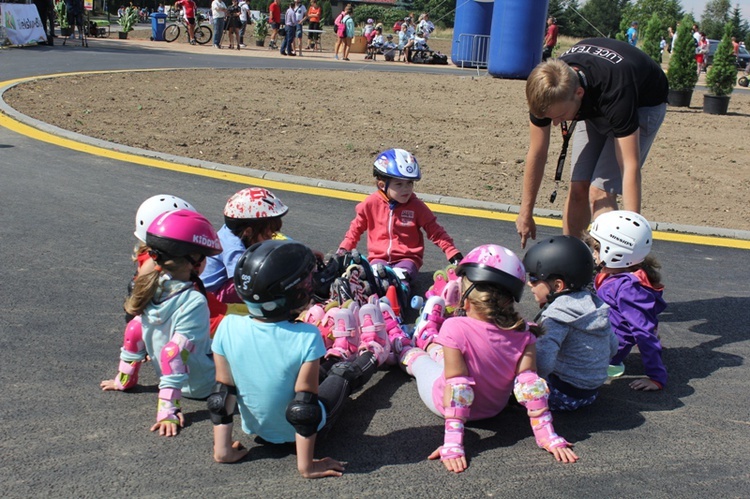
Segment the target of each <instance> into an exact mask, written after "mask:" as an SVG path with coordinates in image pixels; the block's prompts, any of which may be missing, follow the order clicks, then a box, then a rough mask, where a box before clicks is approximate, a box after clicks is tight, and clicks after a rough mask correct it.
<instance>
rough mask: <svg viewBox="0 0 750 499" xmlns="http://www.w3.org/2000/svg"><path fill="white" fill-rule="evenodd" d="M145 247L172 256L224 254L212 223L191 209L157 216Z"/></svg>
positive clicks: (147, 235)
mask: <svg viewBox="0 0 750 499" xmlns="http://www.w3.org/2000/svg"><path fill="white" fill-rule="evenodd" d="M146 244H147V245H149V246H150V247H151V248H153V249H155V250H157V251H161V252H164V253H166V254H168V255H170V256H173V257H184V256H187V255H191V254H194V253H197V254H200V255H206V256H214V255H218V254H219V253H221V242H220V241H219V235H218V234H217V233H216V231H215V230H214V228H213V226H212V225H211V222H209V221H208V220H207V219H206V218H205V217H204V216H203V215H201V214H200V213H196V212H195V211H190V210H175V211H170V212H168V213H164V214H162V215H161V216H159V217H157V218H156V220H154V221H153V223H151V225H150V226H149V228H148V230H147V231H146Z"/></svg>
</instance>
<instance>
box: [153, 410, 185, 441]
mask: <svg viewBox="0 0 750 499" xmlns="http://www.w3.org/2000/svg"><path fill="white" fill-rule="evenodd" d="M177 419H178V420H179V428H182V427H183V426H185V416H183V415H182V413H181V412H178V413H177ZM177 428H178V425H177V423H175V422H174V421H168V420H164V421H159V422H158V423H156V424H155V425H154V426H152V427H151V431H156V430H159V435H160V436H162V437H176V436H177Z"/></svg>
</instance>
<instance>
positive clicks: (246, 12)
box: [240, 2, 250, 23]
mask: <svg viewBox="0 0 750 499" xmlns="http://www.w3.org/2000/svg"><path fill="white" fill-rule="evenodd" d="M249 20H250V6H249V5H248V4H247V2H240V21H242V22H243V23H246V22H248V21H249Z"/></svg>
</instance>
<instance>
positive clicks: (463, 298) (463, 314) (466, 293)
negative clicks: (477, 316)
mask: <svg viewBox="0 0 750 499" xmlns="http://www.w3.org/2000/svg"><path fill="white" fill-rule="evenodd" d="M475 287H476V285H475V284H474V283H473V282H472V283H471V286H469V288H468V289H467V290H466V291H464V293H463V294H462V295H461V300H460V301H459V302H458V308H457V309H456V312H455V315H456V317H466V309H465V308H464V303H465V302H466V300H467V299H468V298H469V294H470V293H471V292H472V291H474V288H475Z"/></svg>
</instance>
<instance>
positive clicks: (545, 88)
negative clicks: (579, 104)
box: [526, 59, 579, 118]
mask: <svg viewBox="0 0 750 499" xmlns="http://www.w3.org/2000/svg"><path fill="white" fill-rule="evenodd" d="M578 85H579V83H578V75H576V72H575V71H574V70H573V68H571V67H570V66H568V65H567V64H565V63H564V62H562V61H560V60H557V59H552V60H549V61H546V62H543V63H541V64H539V65H538V66H537V67H535V68H534V70H533V71H532V72H531V74H530V75H529V77H528V79H527V80H526V101H527V102H528V104H529V112H530V113H531V114H533V115H534V116H536V117H538V118H541V117H543V116H544V115H545V114H546V113H547V110H548V109H549V107H550V106H552V105H554V104H557V103H559V102H565V101H568V100H572V99H573V95H574V94H575V91H576V89H577V88H578Z"/></svg>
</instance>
